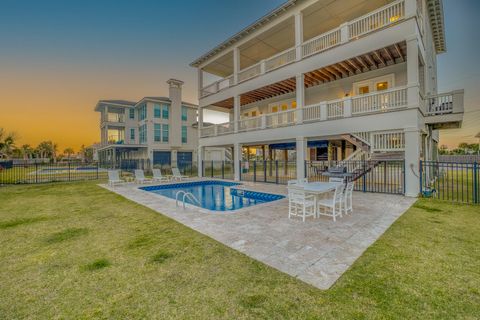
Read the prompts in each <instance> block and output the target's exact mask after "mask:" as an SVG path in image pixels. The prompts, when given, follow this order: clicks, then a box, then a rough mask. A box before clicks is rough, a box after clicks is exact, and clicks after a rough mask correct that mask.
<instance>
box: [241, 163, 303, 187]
mask: <svg viewBox="0 0 480 320" xmlns="http://www.w3.org/2000/svg"><path fill="white" fill-rule="evenodd" d="M296 178H297V164H296V162H295V161H278V160H275V161H274V160H271V161H270V160H266V161H241V162H240V179H241V180H242V181H252V182H269V183H277V184H287V182H288V180H292V179H296Z"/></svg>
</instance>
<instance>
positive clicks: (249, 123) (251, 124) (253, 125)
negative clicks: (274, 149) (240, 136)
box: [238, 116, 262, 132]
mask: <svg viewBox="0 0 480 320" xmlns="http://www.w3.org/2000/svg"><path fill="white" fill-rule="evenodd" d="M261 127H262V116H259V117H252V118H246V119H242V120H240V121H238V131H241V132H243V131H251V130H257V129H260V128H261Z"/></svg>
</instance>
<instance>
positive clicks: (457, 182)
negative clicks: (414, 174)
mask: <svg viewBox="0 0 480 320" xmlns="http://www.w3.org/2000/svg"><path fill="white" fill-rule="evenodd" d="M479 184H480V170H479V165H478V163H476V162H475V163H455V162H437V161H421V162H420V194H421V195H423V196H424V197H431V198H435V199H440V200H447V201H452V202H458V203H468V204H479V203H480V186H479Z"/></svg>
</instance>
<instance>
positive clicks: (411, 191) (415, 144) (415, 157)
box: [404, 127, 422, 197]
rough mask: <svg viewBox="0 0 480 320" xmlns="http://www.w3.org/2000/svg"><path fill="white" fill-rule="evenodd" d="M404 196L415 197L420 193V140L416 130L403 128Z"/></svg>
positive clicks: (418, 131) (418, 132)
mask: <svg viewBox="0 0 480 320" xmlns="http://www.w3.org/2000/svg"><path fill="white" fill-rule="evenodd" d="M404 132H405V195H406V196H407V197H417V196H418V194H419V192H420V176H419V175H420V168H419V164H420V148H421V145H422V140H421V136H420V130H419V129H418V128H415V127H412V128H405V130H404Z"/></svg>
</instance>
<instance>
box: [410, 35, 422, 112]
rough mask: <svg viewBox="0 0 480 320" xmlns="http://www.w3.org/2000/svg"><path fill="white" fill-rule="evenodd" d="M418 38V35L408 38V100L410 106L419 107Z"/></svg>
mask: <svg viewBox="0 0 480 320" xmlns="http://www.w3.org/2000/svg"><path fill="white" fill-rule="evenodd" d="M418 68H419V67H418V39H417V36H416V35H412V36H410V37H409V38H407V84H408V89H407V101H408V107H409V108H418V107H419V97H420V96H419V86H420V82H419V70H418Z"/></svg>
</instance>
